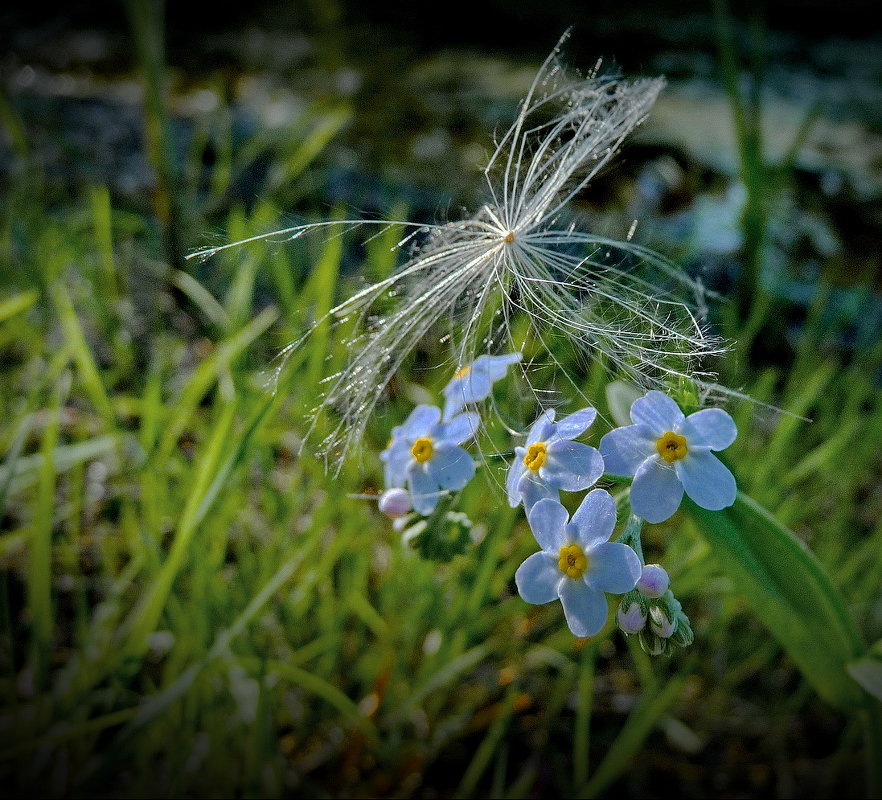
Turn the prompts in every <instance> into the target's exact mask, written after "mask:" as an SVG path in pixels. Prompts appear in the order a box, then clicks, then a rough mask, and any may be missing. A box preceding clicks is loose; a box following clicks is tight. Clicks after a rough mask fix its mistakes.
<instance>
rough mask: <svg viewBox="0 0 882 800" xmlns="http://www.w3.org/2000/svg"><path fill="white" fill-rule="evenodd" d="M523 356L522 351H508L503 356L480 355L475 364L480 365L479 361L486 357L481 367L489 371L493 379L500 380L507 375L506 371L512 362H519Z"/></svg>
mask: <svg viewBox="0 0 882 800" xmlns="http://www.w3.org/2000/svg"><path fill="white" fill-rule="evenodd" d="M522 358H523V356H522V355H521V354H520V353H506V354H505V355H502V356H480V357H479V358H478V360H477V361H476V362H475V366H478V362H480V361H481V360H482V359H486V361H484V362H482V363H481V368H482V369H483V370H486V371H487V375H488V376H489V378H490V380H491V381H498V380H501V379H502V378H504V377H505V373H506V372H508V368H509V367H510V366H511V365H512V364H517V363H518V361H520V360H521V359H522Z"/></svg>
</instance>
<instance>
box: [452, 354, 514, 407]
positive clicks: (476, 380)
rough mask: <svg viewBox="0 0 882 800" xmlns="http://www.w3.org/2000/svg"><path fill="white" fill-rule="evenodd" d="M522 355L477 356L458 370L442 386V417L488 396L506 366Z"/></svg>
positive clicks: (501, 376)
mask: <svg viewBox="0 0 882 800" xmlns="http://www.w3.org/2000/svg"><path fill="white" fill-rule="evenodd" d="M521 358H523V356H522V355H521V354H520V353H507V354H506V355H504V356H488V355H483V356H478V358H476V359H475V361H474V363H472V364H470V365H468V366H466V367H463V368H462V369H460V370H458V371H457V372H456V374H455V375H454V376H453V378H451V380H450V383H448V384H447V386H445V387H444V419H450V418H451V417H452V416H453V415H454V414H456V413H457V412H459V411H461V410H462V408H463V406H465V405H466V404H467V403H477V402H479V401H480V400H484V399H486V398H487V397H489V396H490V392H491V391H493V384H494V383H495V382H496V381H498V380H502V378H504V377H505V373H506V372H508V368H509V367H510V366H511V365H512V364H517V362H518V361H520V360H521Z"/></svg>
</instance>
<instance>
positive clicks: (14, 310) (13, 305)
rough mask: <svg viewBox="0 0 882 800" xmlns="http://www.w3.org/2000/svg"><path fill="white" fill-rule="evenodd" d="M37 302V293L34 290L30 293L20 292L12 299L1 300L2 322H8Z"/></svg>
mask: <svg viewBox="0 0 882 800" xmlns="http://www.w3.org/2000/svg"><path fill="white" fill-rule="evenodd" d="M36 302H37V293H36V292H35V291H34V290H31V291H28V292H19V293H18V294H14V295H12V297H7V298H4V299H3V300H0V322H6V320H8V319H9V318H10V317H14V316H15V315H16V314H21V312H22V311H27V310H28V309H29V308H30V307H31V306H32V305H33V304H34V303H36Z"/></svg>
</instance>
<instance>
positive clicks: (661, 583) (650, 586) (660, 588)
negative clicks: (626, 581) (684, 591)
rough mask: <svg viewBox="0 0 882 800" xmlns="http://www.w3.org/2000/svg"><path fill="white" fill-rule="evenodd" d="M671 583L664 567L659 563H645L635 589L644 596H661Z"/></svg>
mask: <svg viewBox="0 0 882 800" xmlns="http://www.w3.org/2000/svg"><path fill="white" fill-rule="evenodd" d="M670 585H671V579H670V578H669V577H668V573H667V572H666V571H665V568H664V567H662V566H661V565H659V564H647V565H646V566H645V567H643V572H641V573H640V578H639V579H638V581H637V591H638V592H640V594H642V595H643V596H644V597H652V598H656V597H661V596H662V595H663V594H664V593H665V592H666V591H667V590H668V586H670Z"/></svg>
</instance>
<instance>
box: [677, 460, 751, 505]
mask: <svg viewBox="0 0 882 800" xmlns="http://www.w3.org/2000/svg"><path fill="white" fill-rule="evenodd" d="M674 468H675V469H676V470H677V475H678V476H679V478H680V480H681V481H682V483H683V488H684V489H685V490H686V494H688V495H689V497H690V498H692V500H694V501H695V503H697V504H698V505H700V506H701V507H702V508H706V509H708V510H709V511H719V510H720V509H723V508H728V507H729V506H731V505H732V503H734V502H735V495H736V494H737V493H738V487H737V486H736V485H735V478H734V476H733V475H732V473H731V472H729V470H728V469H727V468H726V466H725V465H724V464H723V463H722V462H721V461H720V459H718V458H717V457H716V456H715V455H713V453H709V452H707V451H706V450H690V451H689V453H688V454H687V455H686V458H684V459H681V460H680V461H677V462H676V463H675V464H674Z"/></svg>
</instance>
